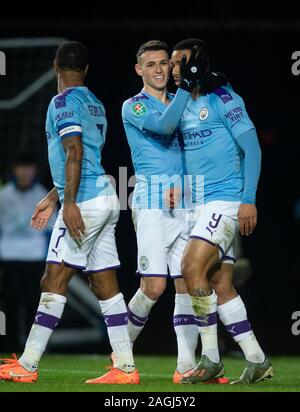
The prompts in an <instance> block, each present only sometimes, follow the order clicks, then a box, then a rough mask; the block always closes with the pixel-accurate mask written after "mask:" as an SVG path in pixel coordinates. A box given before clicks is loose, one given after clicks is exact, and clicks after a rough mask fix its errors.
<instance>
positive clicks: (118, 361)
mask: <svg viewBox="0 0 300 412" xmlns="http://www.w3.org/2000/svg"><path fill="white" fill-rule="evenodd" d="M99 304H100V307H101V312H102V315H103V317H104V321H105V324H106V326H107V333H108V337H109V341H110V344H111V347H112V350H113V353H114V367H116V368H118V369H121V370H123V371H124V372H132V371H133V370H134V369H135V366H134V360H133V355H132V349H131V344H130V338H129V334H128V314H127V308H126V305H125V302H124V297H123V295H122V293H118V294H117V295H115V296H113V297H112V298H110V299H107V300H99Z"/></svg>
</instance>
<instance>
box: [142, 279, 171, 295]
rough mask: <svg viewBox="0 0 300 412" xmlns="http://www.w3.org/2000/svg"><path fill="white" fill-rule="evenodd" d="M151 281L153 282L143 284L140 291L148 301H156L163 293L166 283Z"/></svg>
mask: <svg viewBox="0 0 300 412" xmlns="http://www.w3.org/2000/svg"><path fill="white" fill-rule="evenodd" d="M153 279H155V280H154V281H148V282H146V283H144V284H143V286H142V287H141V290H142V292H143V293H144V294H145V295H146V296H147V297H148V298H149V299H152V300H157V299H159V298H160V296H161V295H162V294H163V293H164V291H165V289H166V282H163V281H161V279H159V278H157V279H156V278H153Z"/></svg>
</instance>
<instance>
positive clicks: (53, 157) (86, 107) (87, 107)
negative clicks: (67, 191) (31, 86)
mask: <svg viewBox="0 0 300 412" xmlns="http://www.w3.org/2000/svg"><path fill="white" fill-rule="evenodd" d="M106 130H107V120H106V116H105V109H104V106H103V104H102V103H101V102H100V100H98V99H97V97H96V96H95V95H94V94H93V93H92V92H91V91H90V90H89V89H88V88H87V87H84V86H82V87H71V88H68V89H66V90H65V91H64V92H63V93H61V94H58V95H57V96H55V97H54V98H53V99H52V101H51V102H50V105H49V108H48V112H47V120H46V135H47V141H48V156H49V163H50V170H51V174H52V179H53V183H54V185H55V187H56V188H57V191H58V194H59V199H60V201H61V203H63V199H64V187H65V162H66V156H65V151H64V148H63V145H62V140H63V139H64V138H66V137H71V136H80V137H81V139H82V144H83V160H82V170H81V180H80V185H79V189H78V193H77V197H76V202H77V203H78V202H83V201H86V200H90V199H93V198H95V197H97V196H101V195H104V194H110V192H111V191H112V187H111V185H110V184H109V180H108V177H106V176H105V175H104V173H105V172H104V169H103V167H102V166H101V150H102V148H103V145H104V142H105V136H106Z"/></svg>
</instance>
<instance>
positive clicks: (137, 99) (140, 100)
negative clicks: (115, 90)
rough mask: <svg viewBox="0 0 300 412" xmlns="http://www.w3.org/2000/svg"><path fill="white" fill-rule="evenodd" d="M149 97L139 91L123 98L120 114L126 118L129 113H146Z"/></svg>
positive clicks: (139, 114)
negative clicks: (125, 98)
mask: <svg viewBox="0 0 300 412" xmlns="http://www.w3.org/2000/svg"><path fill="white" fill-rule="evenodd" d="M149 103H150V98H149V97H148V96H147V95H146V94H144V93H142V92H140V93H138V94H136V95H135V96H132V97H130V98H129V99H127V100H125V101H124V102H123V105H122V116H123V118H126V117H127V116H130V115H136V116H137V117H141V116H143V115H144V114H146V113H147V111H148V108H149Z"/></svg>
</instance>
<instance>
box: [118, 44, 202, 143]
mask: <svg viewBox="0 0 300 412" xmlns="http://www.w3.org/2000/svg"><path fill="white" fill-rule="evenodd" d="M154 42H155V41H153V42H152V43H154ZM150 43H151V42H147V43H145V44H143V45H142V46H141V47H140V49H139V51H138V53H137V64H136V65H135V70H136V72H137V74H138V75H139V76H140V77H142V79H143V84H144V88H143V92H145V94H146V96H145V95H144V96H143V95H141V96H140V97H141V101H139V100H137V99H138V97H135V98H134V99H130V100H129V101H127V102H125V104H124V105H123V110H122V116H123V120H124V121H125V122H128V123H131V124H133V125H135V126H136V127H138V128H139V129H140V130H142V131H147V132H150V133H154V134H156V135H162V136H170V135H172V134H173V133H174V131H175V129H176V127H177V125H178V123H179V120H180V118H181V115H182V113H183V110H184V108H185V106H186V103H187V101H188V98H189V96H190V93H191V91H192V90H193V89H194V88H195V87H196V85H197V83H198V81H199V79H200V78H201V76H202V75H203V71H204V66H203V61H202V59H201V58H200V56H198V53H197V49H195V50H193V52H192V54H191V56H190V57H189V59H188V61H187V59H183V61H182V65H181V73H182V76H181V81H180V84H179V88H178V90H177V93H176V95H175V97H174V99H173V100H172V102H171V103H170V104H168V105H167V107H166V108H164V110H153V109H151V108H150V107H149V106H148V105H147V99H148V97H147V95H151V96H152V97H155V98H156V99H158V100H160V101H161V102H162V103H164V104H167V103H168V102H167V101H166V100H165V99H164V97H165V90H166V85H167V82H168V79H169V75H170V61H169V56H168V53H167V47H165V46H166V45H165V44H164V43H161V42H158V41H156V43H159V44H156V46H155V47H156V48H155V47H153V48H152V49H151V45H150Z"/></svg>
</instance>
